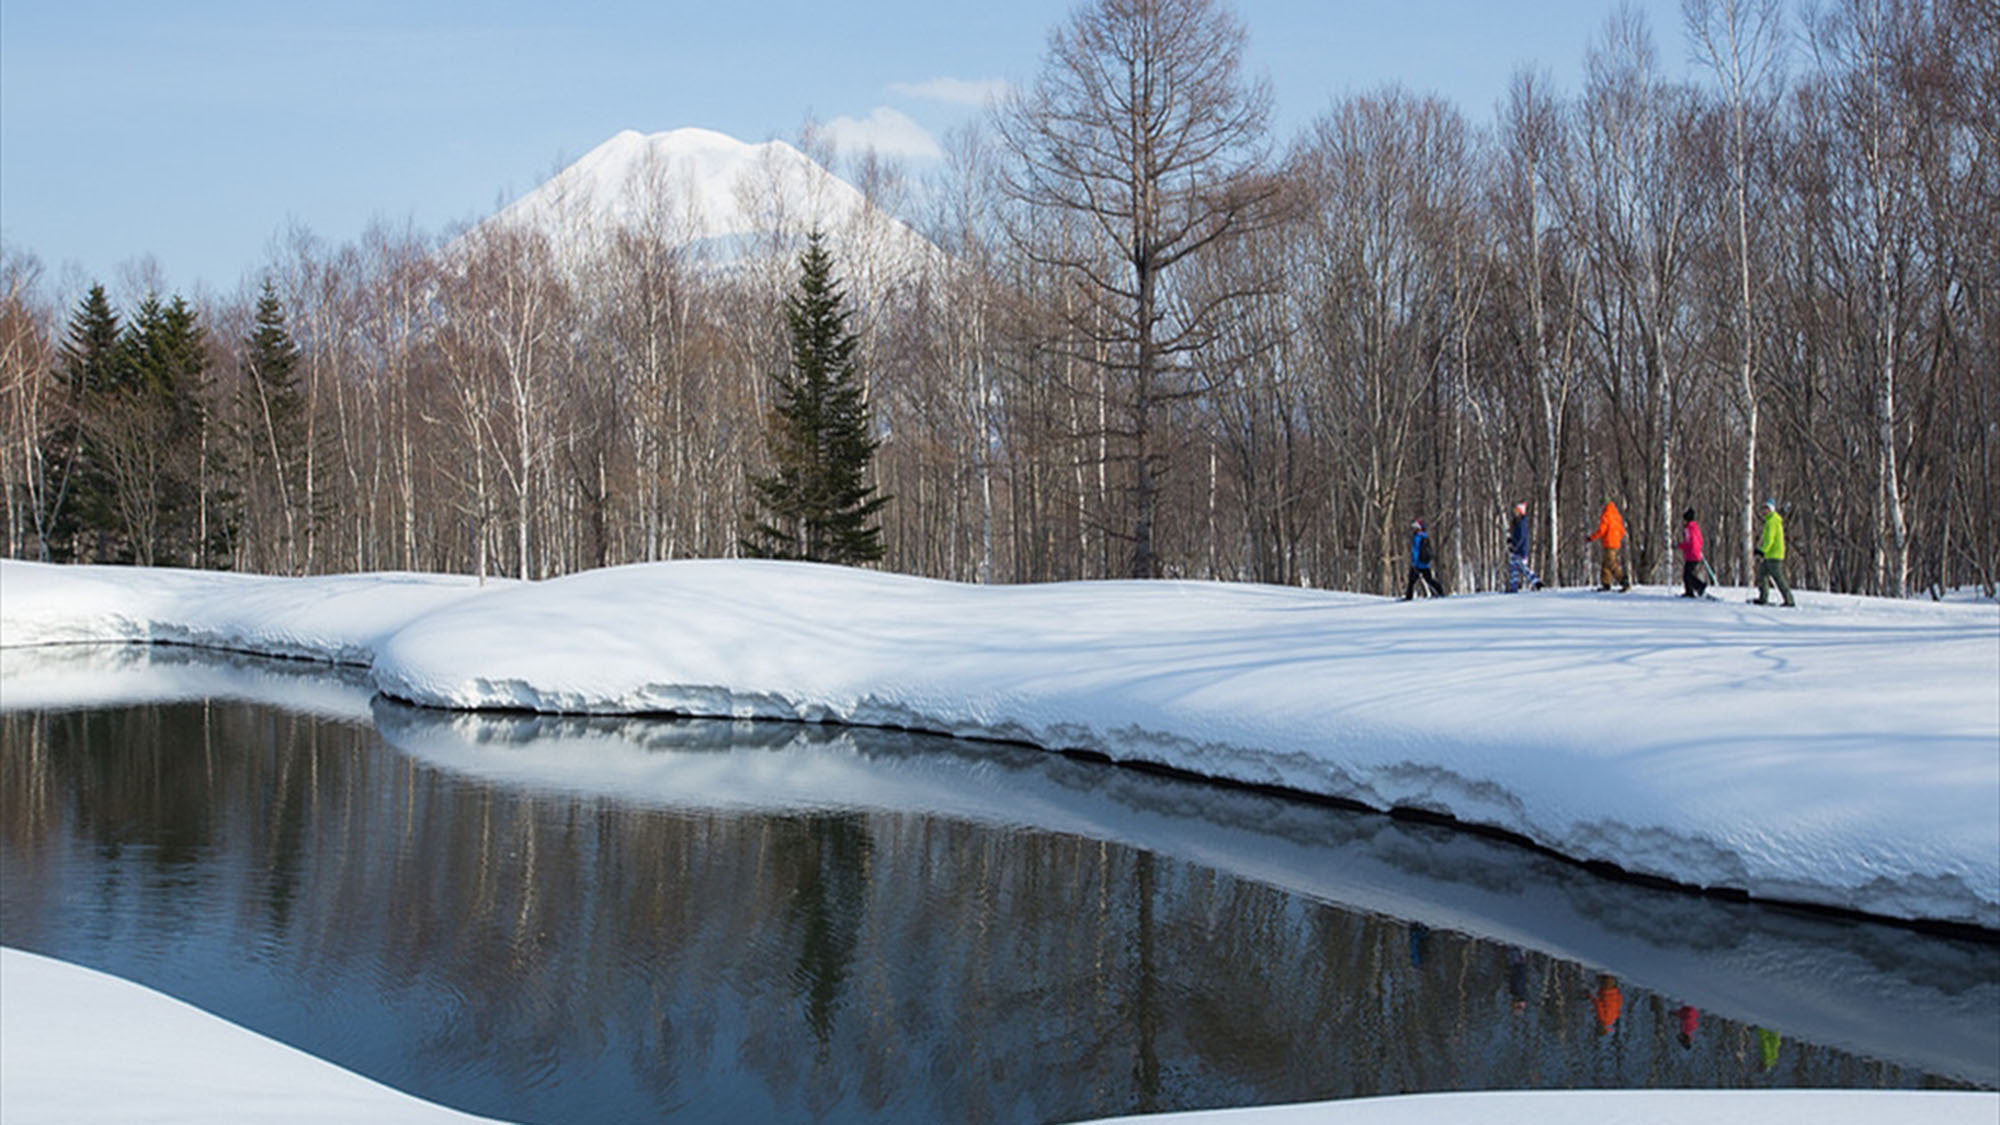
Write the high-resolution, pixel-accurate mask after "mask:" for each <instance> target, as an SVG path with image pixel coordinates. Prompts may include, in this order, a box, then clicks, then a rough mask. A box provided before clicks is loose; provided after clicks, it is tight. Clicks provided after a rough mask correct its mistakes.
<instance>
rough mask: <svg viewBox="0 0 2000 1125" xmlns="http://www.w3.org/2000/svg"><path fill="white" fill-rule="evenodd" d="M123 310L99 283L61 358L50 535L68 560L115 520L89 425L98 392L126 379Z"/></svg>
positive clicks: (50, 451) (47, 453)
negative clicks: (115, 306)
mask: <svg viewBox="0 0 2000 1125" xmlns="http://www.w3.org/2000/svg"><path fill="white" fill-rule="evenodd" d="M120 337H121V333H120V330H119V325H118V314H117V313H116V312H115V311H113V310H112V308H111V301H110V299H109V298H107V297H106V296H105V295H104V286H102V285H93V286H91V287H90V292H89V293H86V294H85V295H84V297H83V300H81V301H79V302H78V303H77V307H76V312H75V313H73V314H72V315H71V316H70V322H69V328H68V330H67V332H66V333H65V335H64V340H63V346H62V353H61V357H60V359H59V360H58V364H59V368H58V370H59V372H60V374H61V379H62V402H61V404H60V407H59V409H58V410H57V411H56V412H55V417H54V420H53V424H52V425H50V427H49V428H48V431H47V432H46V433H45V434H44V435H43V437H42V443H43V444H42V449H43V453H42V458H43V463H44V464H46V465H48V466H49V475H50V478H51V479H50V481H49V497H50V499H49V507H48V516H47V523H46V524H45V528H46V530H45V532H44V538H45V542H46V544H47V547H48V551H49V557H50V558H52V559H54V560H56V561H58V562H68V561H71V560H73V559H78V558H82V557H85V554H86V547H85V542H86V540H88V539H93V538H100V537H101V535H102V533H103V532H104V531H106V530H107V529H108V528H109V527H110V524H111V507H110V503H109V499H108V496H107V495H106V490H107V488H108V485H107V483H106V481H105V479H104V475H103V470H102V469H101V468H100V467H98V466H97V464H96V459H95V458H94V457H93V456H92V453H91V448H90V446H91V437H90V431H89V428H88V426H87V425H86V422H87V419H88V416H89V409H90V406H91V404H92V403H93V402H94V401H95V399H96V397H97V396H99V395H101V394H103V393H105V392H107V391H108V390H110V389H111V388H112V387H114V386H116V385H117V384H118V383H119V382H121V381H122V379H123V378H124V376H123V375H122V374H121V370H122V368H123V366H124V363H125V353H124V349H123V348H122V346H121V344H120Z"/></svg>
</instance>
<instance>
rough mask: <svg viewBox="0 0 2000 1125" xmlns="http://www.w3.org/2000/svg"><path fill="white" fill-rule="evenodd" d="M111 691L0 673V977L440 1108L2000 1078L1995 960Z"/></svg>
mask: <svg viewBox="0 0 2000 1125" xmlns="http://www.w3.org/2000/svg"><path fill="white" fill-rule="evenodd" d="M94 659H97V660H100V661H101V660H102V659H103V658H102V657H98V658H94ZM118 659H119V661H121V662H122V663H118V664H117V666H116V667H115V668H112V669H109V670H108V671H107V670H106V669H105V668H103V667H98V666H95V665H93V666H90V667H85V668H82V669H80V670H73V671H74V674H76V675H89V676H90V677H91V682H92V683H98V684H123V685H124V686H123V687H109V688H106V689H104V690H105V691H106V692H107V693H108V694H109V695H112V696H121V697H122V698H123V699H124V702H116V703H107V702H103V701H101V700H100V701H98V702H96V703H94V704H92V705H90V706H79V705H76V704H75V703H74V702H62V700H61V697H62V694H63V693H62V692H60V691H51V690H50V689H49V688H48V684H49V683H50V682H52V681H51V680H50V679H49V678H48V676H47V675H46V674H45V673H46V669H38V670H35V672H34V674H33V675H30V673H29V672H24V671H23V670H22V666H21V665H20V664H18V663H15V664H10V665H8V666H7V669H6V670H7V671H8V674H9V675H10V676H13V677H15V678H14V679H11V680H9V681H6V682H5V683H4V684H0V696H12V697H13V698H12V699H5V698H0V703H4V704H5V705H6V710H5V712H4V714H0V942H4V943H5V944H7V945H10V946H16V947H20V948H24V949H28V950H32V951H35V952H38V953H45V954H48V955H51V956H55V957H60V958H63V959H65V960H69V961H74V962H77V963H80V964H84V965H88V966H91V967H94V968H99V969H103V970H105V971H108V972H111V973H114V974H116V975H119V976H122V977H126V978H129V979H131V980H135V981H138V982H140V983H143V984H146V985H149V986H151V987H154V988H157V989H160V990H161V991H164V992H166V993H168V994H170V995H173V996H177V997H180V998H182V999H185V1000H187V1001H189V1002H190V1003H193V1004H195V1005H197V1006H199V1007H201V1008H204V1009H207V1010H208V1011H211V1012H214V1013H216V1014H217V1015H220V1016H222V1017H223V1018H225V1019H229V1020H232V1021H234V1022H236V1023H239V1024H242V1025H244V1026H246V1027H249V1028H252V1029H254V1030H256V1031H258V1032H261V1033H263V1034H265V1035H268V1036H271V1037H273V1038H276V1039H278V1040H281V1041H283V1042H286V1043H290V1044H293V1045H295V1046H297V1047H300V1048H302V1049H304V1050H306V1051H309V1052H311V1053H313V1054H315V1055H319V1056H321V1057H324V1058H327V1059H329V1060H332V1061H333V1062H335V1063H338V1064H340V1065H342V1066H345V1067H348V1068H351V1069H353V1070H356V1071H358V1072H360V1073H362V1074H365V1075H368V1076H370V1077H372V1078H375V1079H378V1080H380V1081H383V1082H386V1083H388V1084H390V1085H392V1086H395V1087H398V1088H400V1089H403V1090H406V1091H409V1092H411V1093H413V1094H416V1095H418V1096H420V1097H424V1098H428V1099H432V1100H434V1101H438V1102H442V1103H445V1104H447V1105H451V1106H454V1107H458V1108H461V1109H465V1110H468V1111H471V1112H474V1113H480V1114H486V1115H491V1116H495V1117H502V1118H507V1119H511V1120H518V1121H550V1122H557V1121H561V1122H577V1121H593V1120H594V1121H630V1120H656V1119H662V1118H674V1119H681V1120H687V1121H706V1120H718V1119H726V1118H730V1117H733V1118H736V1119H738V1120H742V1121H753V1120H754V1121H765V1120H771V1121H851V1120H852V1121H858V1120H899V1121H1009V1122H1015V1121H1018V1122H1042V1121H1061V1120H1072V1119H1077V1118H1084V1117H1091V1116H1100V1115H1108V1114H1118V1113H1130V1112H1139V1111H1147V1110H1163V1109H1177V1108H1195V1107H1208V1106H1219V1105H1249V1104H1262V1103H1276V1102H1288V1101H1299V1100H1305V1099H1317V1098H1330V1097H1351V1096H1360V1095H1371V1094H1385V1093H1401V1092H1416V1091H1431V1090H1468V1089H1501V1088H1541V1087H1572V1086H1574V1087H1625V1086H1638V1087H1670V1086H1694V1087H1773V1086H1806V1087H1878V1086H1933V1085H1962V1084H1969V1085H1977V1086H1992V1085H1994V1084H1995V1083H1996V1082H2000V949H1996V948H1995V947H1994V946H1990V945H1980V944H1977V943H1963V942H1954V941H1948V940H1942V939H1938V938H1933V937H1927V936H1922V935H1918V934H1914V933H1909V932H1906V931H1902V930H1899V929H1895V928H1891V927H1882V926H1873V925H1866V924H1861V923H1855V922H1844V921H1830V920H1826V919H1821V918H1813V917H1806V916H1800V915H1795V914H1791V913H1787V912H1784V911H1780V910H1775V909H1772V908H1768V907H1758V906H1748V905H1744V904H1735V903H1725V902H1717V901H1711V900H1706V899H1702V898H1698V897H1695V896H1690V895H1685V894H1676V893H1671V892H1657V891H1649V890H1645V889H1643V888H1636V887H1631V886H1626V885H1621V884H1615V883H1609V882H1605V881H1603V880H1600V879H1597V878H1596V877H1594V876H1592V875H1590V874H1588V873H1587V872H1584V871H1581V870H1578V869H1576V868H1573V867H1569V866H1567V865H1563V864H1560V863H1555V862H1553V861H1550V860H1548V859H1546V858H1544V857H1540V856H1537V855H1534V854H1532V853H1529V852H1526V851H1524V850H1521V849H1517V848H1512V847H1509V846H1506V845H1504V844H1498V843H1494V842H1491V841H1485V840H1480V839H1477V838H1472V837H1468V836H1466V835H1465V834H1462V833H1453V832H1449V831H1446V830H1443V829H1438V828H1434V827H1429V826H1424V825H1412V824H1407V823H1403V822H1399V821H1395V820H1391V819H1389V818H1386V817H1380V816H1372V815H1365V814H1355V813H1349V812H1345V811H1341V810H1337V809H1328V808H1321V807H1317V806H1313V805H1307V804H1302V803H1299V802H1293V801H1288V800H1283V799H1280V798H1275V797H1270V796H1265V795H1259V794H1253V793H1245V792H1240V791H1234V790H1228V789H1218V788H1215V787H1211V786H1205V785H1200V784H1197V783H1192V782H1188V781H1185V780H1177V779H1171V778H1160V777H1154V776H1150V775H1145V774H1139V773H1134V772H1132V771H1126V770H1118V769H1114V768H1111V767H1107V766H1103V765H1099V764H1094V763H1088V762H1078V761H1071V760H1068V759H1065V758H1062V757H1059V756H1056V755H1051V754H1047V753H1043V752H1039V751H1032V750H1024V749H1018V748H1010V747H1002V746H985V745H977V744H968V743H963V742H953V741H948V740H940V739H932V738H927V737H922V736H916V735H907V734H897V733H888V732H870V731H844V730H837V729H830V728H816V727H800V726H789V725H777V724H732V723H715V722H689V721H671V720H649V721H634V720H623V721H612V720H559V719H538V718H533V717H523V716H515V717H497V718H496V717H479V716H449V715H439V714H436V713H430V712H420V711H414V710H409V709H404V708H397V707H390V706H387V705H384V704H380V703H375V704H370V703H369V702H368V701H367V696H366V689H365V686H363V685H360V684H359V683H358V682H356V681H352V680H349V681H347V682H345V683H334V684H333V685H332V686H329V685H328V683H327V680H328V678H329V677H330V676H331V677H332V678H333V679H334V680H336V681H337V680H339V677H338V676H337V675H334V674H330V673H327V672H326V671H325V670H323V669H320V670H311V671H300V670H297V666H289V667H287V666H271V665H265V664H262V663H259V662H251V661H241V660H238V661H225V660H217V659H214V658H204V657H197V656H191V655H188V654H185V653H182V654H159V653H153V654H148V653H146V650H143V649H141V650H126V655H124V656H122V657H120V658H118ZM120 677H123V678H122V679H121V678H120ZM57 678H58V679H60V677H59V676H58V677H57ZM31 681H32V682H33V686H32V687H31V686H30V683H31ZM163 681H170V682H169V683H167V686H158V685H160V684H161V683H162V682H163ZM274 684H275V685H277V686H276V687H273V686H272V685H274ZM147 685H151V686H147ZM190 685H191V686H190ZM232 685H238V686H234V687H232ZM190 693H192V694H195V695H198V696H200V698H193V699H185V698H178V697H179V696H185V695H189V694H190ZM85 694H87V693H85ZM230 696H234V697H235V698H225V697H230ZM135 698H145V699H152V700H155V701H154V702H138V703H134V702H131V700H132V699H135ZM329 699H331V700H333V701H334V702H331V703H329V702H328V701H329ZM24 700H25V702H26V704H27V705H26V706H23V701H24ZM280 703H283V704H285V705H284V706H280V705H277V704H280ZM308 711H312V712H318V713H317V714H311V713H307V712H308ZM1474 935H1480V936H1474ZM1614 993H1615V1002H1614ZM1689 1009H1693V1010H1694V1011H1695V1013H1696V1014H1695V1015H1694V1016H1693V1019H1692V1022H1691V1023H1690V1021H1689V1017H1688V1011H1689ZM1684 1030H1686V1031H1689V1032H1690V1033H1689V1034H1686V1035H1684V1034H1683V1032H1684Z"/></svg>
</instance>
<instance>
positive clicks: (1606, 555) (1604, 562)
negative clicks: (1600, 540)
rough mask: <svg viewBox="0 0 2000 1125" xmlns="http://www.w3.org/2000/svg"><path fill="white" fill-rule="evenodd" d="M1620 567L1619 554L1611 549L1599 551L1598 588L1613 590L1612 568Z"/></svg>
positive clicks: (1606, 548) (1605, 548)
mask: <svg viewBox="0 0 2000 1125" xmlns="http://www.w3.org/2000/svg"><path fill="white" fill-rule="evenodd" d="M1616 565H1618V553H1617V552H1616V551H1613V550H1612V549H1611V548H1609V547H1602V548H1600V549H1599V553H1598V557H1597V588H1598V589H1600V590H1609V589H1610V588H1611V568H1612V567H1614V566H1616Z"/></svg>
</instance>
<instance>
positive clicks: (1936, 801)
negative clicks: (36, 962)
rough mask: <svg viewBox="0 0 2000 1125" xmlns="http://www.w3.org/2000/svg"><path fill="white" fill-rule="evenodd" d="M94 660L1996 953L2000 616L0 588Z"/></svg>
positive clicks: (756, 588) (223, 584)
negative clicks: (790, 729)
mask: <svg viewBox="0 0 2000 1125" xmlns="http://www.w3.org/2000/svg"><path fill="white" fill-rule="evenodd" d="M1726 593H1727V592H1725V594H1726ZM1740 596H1741V595H1740V592H1739V593H1738V594H1737V597H1739V598H1740ZM399 622H402V623H403V624H401V627H400V628H396V625H397V624H398V623H399ZM92 638H102V639H141V638H150V639H171V640H179V641H184V642H189V643H202V644H209V645H213V646H216V647H226V648H240V649H249V650H253V651H272V652H279V653H284V654H293V655H302V654H309V653H311V652H313V651H314V650H315V648H316V647H318V646H323V647H321V648H320V655H323V656H326V657H327V658H329V659H349V658H353V659H359V658H360V655H361V654H362V653H363V652H365V651H371V650H372V653H373V675H374V679H375V683H376V685H377V686H378V687H379V688H380V689H381V690H382V691H383V692H385V693H386V694H389V695H391V696H394V697H397V698H400V699H405V700H409V701H411V702H415V703H418V704H421V705H425V706H430V707H440V708H458V709H519V710H530V711H542V712H562V713H598V714H635V713H657V712H675V713H684V714H695V715H710V716H718V717H738V718H753V717H757V718H762V717H769V718H785V719H803V720H808V721H834V722H843V723H860V724H869V725H884V726H901V727H911V728H917V729H924V730H933V731H939V732H943V733H948V734H954V735H960V736H966V737H978V738H1003V739H1011V740H1017V741H1022V742H1027V743H1031V744H1034V745H1037V746H1043V747H1049V748H1059V749H1080V750H1087V751H1092V752H1096V753H1101V754H1104V755H1106V756H1108V757H1111V758H1114V759H1118V760H1125V761H1144V762H1151V763H1157V764H1161V765H1167V766H1172V767H1175V768H1179V769H1184V770H1189V771H1193V772H1196V773H1201V774H1207V775H1212V776H1217V777H1225V778H1230V779H1233V780H1237V781H1242V782H1249V783H1256V784H1271V785H1280V786H1285V787H1288V788H1292V789H1297V790H1302V791H1306V792H1311V793H1317V794H1322V795H1326V796H1331V797H1338V798H1343V799H1347V800H1353V801H1357V802H1360V803H1362V804H1365V805H1369V806H1371V807H1375V808H1393V807H1408V808H1416V809H1424V810H1429V811H1433V812H1438V813H1445V814H1449V815H1452V816H1455V817H1458V818H1460V819H1463V820H1467V821H1472V822H1476V823H1480V824H1485V825H1491V826H1494V827H1497V828H1501V829H1504V830H1507V831H1510V832H1514V833H1517V834H1519V835H1521V836H1524V837H1526V838H1528V839H1531V840H1534V841H1536V842H1538V843H1540V844H1542V845H1544V846H1546V847H1548V848H1550V849H1553V850H1555V851H1558V852H1561V853H1563V854H1565V855H1568V856H1572V857H1575V858H1578V859H1584V860H1599V861H1605V862H1609V863H1614V864H1617V865H1619V866H1621V867H1624V868H1626V869H1628V870H1632V871H1636V872H1641V873H1645V874H1649V875H1656V876H1660V877H1663V878H1668V879H1673V880H1675V881H1678V882H1682V883H1688V884H1694V885H1699V886H1710V887H1728V888H1736V889H1741V890H1745V891H1749V892H1750V893H1753V894H1756V895H1759V896H1762V897H1768V898H1773V899H1783V900H1796V901H1803V902H1812V903H1818V904H1823V905H1829V906H1837V907H1844V908H1851V909H1856V910H1863V911H1868V912H1871V913H1876V914H1881V915H1886V916H1892V917H1903V918H1922V919H1933V920H1941V921H1950V922H1960V923H1972V924H1976V925H1980V926H1985V927H1989V928H2000V607H1996V606H1995V605H1993V604H1991V603H1986V604H1973V605H1968V604H1963V603H1958V604H1954V603H1944V604H1936V603H1926V602H1914V601H1912V602H1890V601H1884V600H1881V599H1866V598H1854V597H1842V596H1836V595H1818V594H1813V593H1810V592H1808V593H1807V594H1805V595H1804V596H1803V597H1802V598H1801V605H1800V607H1799V608H1797V609H1791V610H1787V609H1781V608H1775V607H1756V606H1748V605H1744V604H1741V602H1740V601H1722V602H1708V601H1687V600H1683V599H1679V598H1674V597H1669V596H1664V594H1663V592H1662V591H1659V590H1657V589H1654V590H1641V591H1638V592H1635V593H1633V594H1630V595H1600V594H1596V593H1594V592H1588V591H1563V592H1543V593H1538V594H1532V595H1519V596H1513V597H1509V596H1504V595H1490V596H1472V597H1455V598H1449V599H1445V600H1441V601H1422V602H1415V603H1408V604H1404V603H1398V602H1393V601H1389V600H1387V599H1381V598H1372V597H1364V596H1359V595H1342V594H1329V593H1324V592H1315V591H1302V590H1293V589H1282V588H1274V587H1258V586H1241V585H1219V584H1208V583H1181V582H1150V583H1129V582H1097V583H1069V584H1056V585H1044V586H1003V587H977V586H965V585H958V584H952V583H943V582H933V581H927V580H923V579H915V578H908V577H902V576H897V575H887V574H880V573H874V572H867V571H856V570H845V569H839V568H831V567H818V566H809V565H803V564H785V563H758V562H741V561H727V562H724V561H707V562H676V563H663V564H651V565H644V566H633V567H621V568H616V569H611V570H602V571H593V572H589V573H584V574H578V575H573V576H570V577H567V578H562V579H556V580H552V581H548V582H538V583H522V584H498V585H492V586H488V587H484V588H480V587H473V586H471V585H470V583H469V582H466V581H464V580H449V579H425V578H418V577H416V576H410V575H385V576H349V577H342V578H325V579H298V580H278V579H251V578H241V577H232V576H226V575H205V574H190V573H180V572H163V571H133V570H126V569H119V568H56V567H43V566H33V565H29V564H19V563H8V564H5V566H4V568H0V644H5V645H17V644H24V643H38V642H46V641H52V640H81V639H92Z"/></svg>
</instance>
